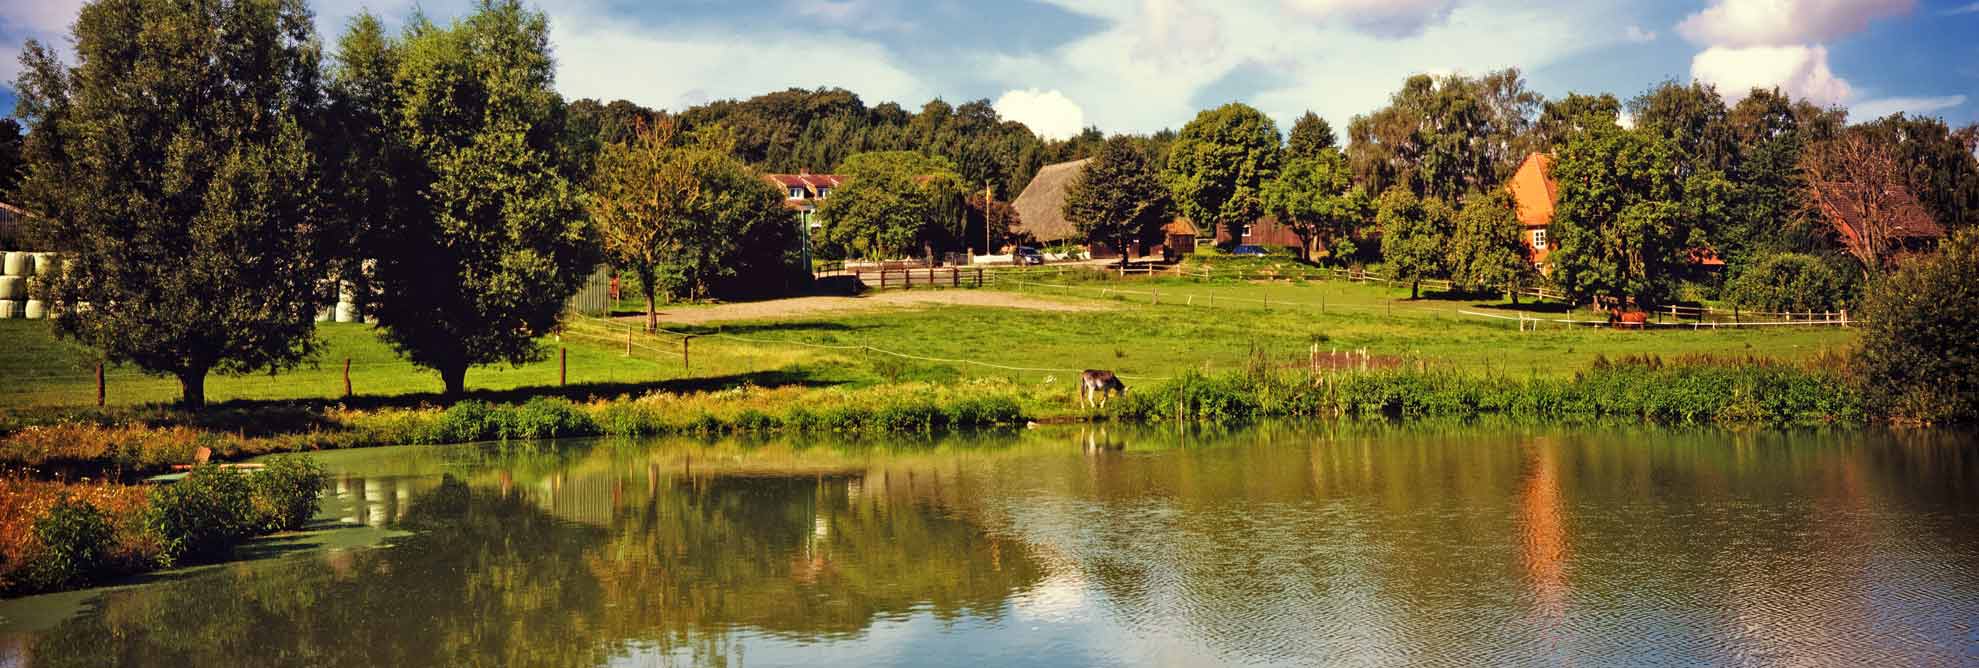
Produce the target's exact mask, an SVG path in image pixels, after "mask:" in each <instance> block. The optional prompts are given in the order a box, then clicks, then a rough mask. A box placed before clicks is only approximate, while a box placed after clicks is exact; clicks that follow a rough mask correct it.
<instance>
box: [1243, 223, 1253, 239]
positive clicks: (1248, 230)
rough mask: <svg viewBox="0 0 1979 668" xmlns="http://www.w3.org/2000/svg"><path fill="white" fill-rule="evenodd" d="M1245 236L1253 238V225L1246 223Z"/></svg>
mask: <svg viewBox="0 0 1979 668" xmlns="http://www.w3.org/2000/svg"><path fill="white" fill-rule="evenodd" d="M1243 236H1244V238H1245V239H1249V238H1251V226H1249V225H1245V226H1244V235H1243Z"/></svg>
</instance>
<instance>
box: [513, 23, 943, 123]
mask: <svg viewBox="0 0 1979 668" xmlns="http://www.w3.org/2000/svg"><path fill="white" fill-rule="evenodd" d="M550 26H551V33H550V34H551V40H552V42H553V43H554V44H555V48H556V58H557V65H558V67H557V89H558V91H559V92H561V93H563V95H564V96H565V97H568V98H572V99H575V98H581V97H592V98H598V99H602V100H615V99H620V98H623V99H627V100H631V101H633V102H637V103H639V104H643V105H647V106H651V107H659V108H667V109H676V110H677V109H680V108H682V107H685V106H687V105H690V104H694V103H696V102H702V101H706V100H708V99H719V98H729V97H750V96H754V95H760V94H762V93H766V92H770V91H775V90H782V89H784V88H789V87H798V88H816V87H819V86H841V87H844V88H846V89H849V90H852V91H854V92H856V93H858V94H859V96H860V97H861V98H862V99H864V100H865V101H866V102H867V103H868V104H877V103H879V102H882V101H886V100H893V101H898V102H900V103H902V104H904V105H915V104H918V103H919V102H920V101H924V100H927V99H928V98H931V97H934V95H935V91H934V90H932V89H930V88H929V87H928V86H927V85H926V84H925V83H924V82H923V81H922V80H921V79H920V78H919V77H917V76H916V75H914V74H912V73H910V72H908V71H906V70H904V69H902V68H901V67H900V66H899V65H898V64H897V63H898V62H899V59H898V58H896V57H894V56H893V55H892V54H891V53H890V52H888V51H887V50H886V49H885V48H884V47H882V46H880V45H878V44H876V43H873V42H869V41H863V40H858V39H852V38H847V37H837V36H833V35H829V34H818V33H795V32H793V33H781V32H776V31H760V32H750V33H746V34H745V33H739V32H734V31H731V30H729V29H726V28H722V27H716V26H706V27H697V28H695V29H685V30H683V29H673V30H667V31H664V32H662V31H660V30H657V29H652V28H649V27H646V26H642V25H639V24H638V23H637V22H632V21H626V20H624V19H621V18H615V17H610V16H605V15H594V14H590V13H586V12H579V11H562V12H559V13H556V14H552V15H551V16H550ZM740 45H747V48H742V47H741V46H740Z"/></svg>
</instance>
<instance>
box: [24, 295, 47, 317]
mask: <svg viewBox="0 0 1979 668" xmlns="http://www.w3.org/2000/svg"><path fill="white" fill-rule="evenodd" d="M21 315H23V316H25V317H27V319H29V320H40V319H42V318H46V317H48V307H47V306H45V305H43V304H42V303H41V300H39V299H30V300H27V305H26V306H25V307H24V308H22V309H21Z"/></svg>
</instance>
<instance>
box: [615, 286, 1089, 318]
mask: <svg viewBox="0 0 1979 668" xmlns="http://www.w3.org/2000/svg"><path fill="white" fill-rule="evenodd" d="M931 305H951V306H989V307H999V308H1016V309H1029V310H1033V311H1058V312H1073V311H1103V310H1106V309H1108V308H1111V307H1110V306H1107V305H1105V304H1087V303H1079V302H1070V301H1058V300H1053V299H1045V298H1040V297H1032V296H1029V295H1020V294H1012V293H1008V292H997V291H993V290H899V291H891V292H879V293H874V294H871V295H866V296H862V297H793V298H790V299H775V300H770V301H761V302H742V303H736V304H718V305H715V306H703V307H689V308H676V309H666V308H662V309H660V322H663V323H674V324H685V325H698V324H702V323H708V322H725V321H730V320H764V319H769V318H803V317H812V316H824V315H835V314H840V313H865V312H873V311H885V310H889V309H916V308H923V307H927V306H931ZM643 318H645V316H643V315H640V316H621V319H631V320H640V319H643Z"/></svg>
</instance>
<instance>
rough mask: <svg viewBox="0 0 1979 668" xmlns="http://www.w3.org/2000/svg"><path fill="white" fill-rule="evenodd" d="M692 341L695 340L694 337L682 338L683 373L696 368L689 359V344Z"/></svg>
mask: <svg viewBox="0 0 1979 668" xmlns="http://www.w3.org/2000/svg"><path fill="white" fill-rule="evenodd" d="M692 340H694V337H692V336H683V337H680V370H681V371H688V370H691V369H693V368H694V365H693V364H692V363H690V361H689V360H688V357H687V342H688V341H692Z"/></svg>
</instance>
